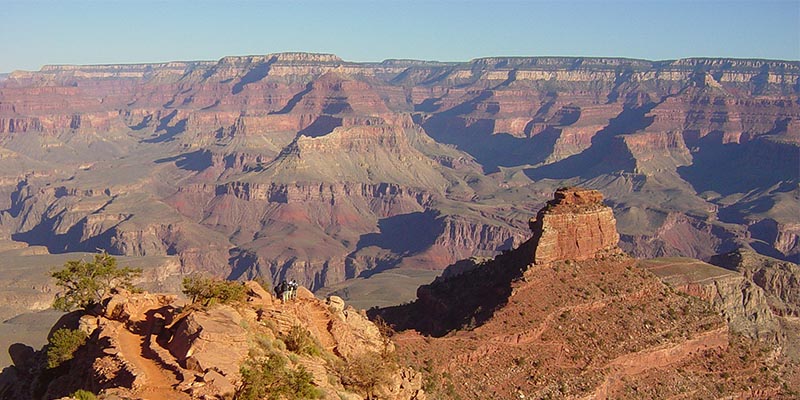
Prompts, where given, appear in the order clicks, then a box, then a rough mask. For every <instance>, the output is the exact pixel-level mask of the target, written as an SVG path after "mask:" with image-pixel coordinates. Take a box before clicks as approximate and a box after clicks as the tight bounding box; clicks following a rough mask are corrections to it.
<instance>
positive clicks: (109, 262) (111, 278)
mask: <svg viewBox="0 0 800 400" xmlns="http://www.w3.org/2000/svg"><path fill="white" fill-rule="evenodd" d="M141 274H142V270H141V268H135V269H134V268H128V267H125V268H120V267H117V259H116V258H114V257H111V256H110V255H108V253H101V254H95V256H94V261H92V262H86V261H83V260H72V261H67V262H66V263H65V264H64V268H63V269H61V270H58V271H54V272H52V273H51V274H50V276H52V277H53V278H55V279H56V286H59V287H62V288H64V289H65V290H66V291H65V292H64V293H63V294H62V293H60V294H58V295H56V299H55V301H54V302H53V308H55V309H56V310H60V311H65V312H69V311H72V310H73V309H75V308H82V309H84V310H86V309H89V308H91V307H92V306H94V305H95V304H97V303H99V302H100V300H102V299H103V298H105V297H106V296H107V295H109V294H110V293H111V290H112V289H116V288H124V289H127V290H135V288H134V287H133V279H134V278H136V277H138V276H140V275H141Z"/></svg>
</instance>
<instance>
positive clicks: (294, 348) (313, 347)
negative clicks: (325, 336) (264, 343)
mask: <svg viewBox="0 0 800 400" xmlns="http://www.w3.org/2000/svg"><path fill="white" fill-rule="evenodd" d="M281 340H283V343H285V344H286V349H287V350H289V351H291V352H293V353H297V354H307V355H310V356H318V355H320V353H321V352H320V350H319V346H318V345H317V343H316V341H315V340H314V338H313V337H312V336H311V333H310V332H309V331H308V330H307V329H305V328H303V327H302V326H300V325H295V326H293V327H292V329H291V330H290V331H289V333H288V334H286V335H282V336H281Z"/></svg>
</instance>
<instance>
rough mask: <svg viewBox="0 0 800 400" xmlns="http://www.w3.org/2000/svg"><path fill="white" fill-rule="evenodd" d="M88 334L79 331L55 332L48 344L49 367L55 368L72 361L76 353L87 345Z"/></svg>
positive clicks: (65, 330)
mask: <svg viewBox="0 0 800 400" xmlns="http://www.w3.org/2000/svg"><path fill="white" fill-rule="evenodd" d="M86 338H87V336H86V334H85V333H83V332H82V331H79V330H77V329H75V330H72V329H59V330H57V331H55V332H53V335H52V336H51V337H50V338H49V339H48V344H47V367H48V368H55V367H58V366H59V365H61V364H63V363H64V362H66V361H69V360H71V359H72V357H73V355H74V354H75V351H76V350H78V348H79V347H81V346H83V344H84V343H86Z"/></svg>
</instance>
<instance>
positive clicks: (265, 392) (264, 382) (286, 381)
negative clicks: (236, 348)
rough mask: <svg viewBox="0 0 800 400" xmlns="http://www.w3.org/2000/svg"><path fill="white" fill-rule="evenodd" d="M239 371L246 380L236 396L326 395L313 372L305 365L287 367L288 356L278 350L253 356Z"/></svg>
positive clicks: (290, 398)
mask: <svg viewBox="0 0 800 400" xmlns="http://www.w3.org/2000/svg"><path fill="white" fill-rule="evenodd" d="M239 372H240V373H241V374H242V383H241V385H240V386H239V388H238V390H237V391H236V395H235V396H234V399H236V400H261V399H266V400H301V399H317V398H320V397H321V396H322V394H321V392H320V390H319V389H317V387H316V386H314V383H313V376H312V375H311V373H309V372H308V371H306V369H305V368H303V366H300V367H299V368H297V369H296V370H293V369H289V368H287V367H286V360H285V359H284V358H283V357H281V356H280V355H279V354H278V353H274V352H270V353H268V354H267V355H266V356H264V357H259V358H250V359H248V360H247V361H245V363H244V365H242V367H241V368H240V369H239Z"/></svg>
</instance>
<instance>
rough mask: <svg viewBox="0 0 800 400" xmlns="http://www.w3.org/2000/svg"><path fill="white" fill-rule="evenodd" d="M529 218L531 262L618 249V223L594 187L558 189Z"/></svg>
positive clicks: (588, 255)
mask: <svg viewBox="0 0 800 400" xmlns="http://www.w3.org/2000/svg"><path fill="white" fill-rule="evenodd" d="M553 197H554V199H553V200H551V201H549V202H547V205H546V206H545V207H544V208H543V209H541V210H540V211H539V213H538V214H536V218H535V219H531V221H530V227H531V230H532V231H533V233H534V235H533V238H532V239H531V241H532V246H533V247H534V253H533V262H534V263H535V264H546V263H549V262H553V261H559V260H585V259H588V258H593V257H595V255H597V253H598V252H601V251H618V247H617V243H618V242H619V234H618V233H617V222H616V220H614V213H613V212H612V211H611V208H610V207H607V206H605V205H603V195H602V194H601V193H600V192H598V191H596V190H584V189H578V188H564V189H559V190H557V191H556V192H555V195H554V196H553Z"/></svg>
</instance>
